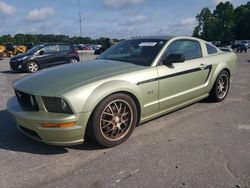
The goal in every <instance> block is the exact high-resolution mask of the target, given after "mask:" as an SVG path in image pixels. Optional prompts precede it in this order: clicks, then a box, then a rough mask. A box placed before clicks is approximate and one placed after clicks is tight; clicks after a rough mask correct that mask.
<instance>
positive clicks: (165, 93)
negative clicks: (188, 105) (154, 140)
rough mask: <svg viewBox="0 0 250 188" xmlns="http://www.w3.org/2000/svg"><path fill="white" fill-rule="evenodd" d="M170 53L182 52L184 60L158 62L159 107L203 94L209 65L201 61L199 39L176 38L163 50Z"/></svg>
mask: <svg viewBox="0 0 250 188" xmlns="http://www.w3.org/2000/svg"><path fill="white" fill-rule="evenodd" d="M170 54H183V55H184V56H185V61H184V62H178V63H171V64H169V65H163V64H159V65H158V66H157V70H158V76H159V104H160V108H161V109H162V108H170V107H172V106H175V105H177V104H181V103H184V102H185V101H188V100H191V99H194V98H196V97H199V96H201V95H202V94H203V92H204V88H205V87H206V80H207V78H208V75H209V73H210V66H208V65H206V64H205V63H203V61H202V50H201V46H200V43H199V41H196V40H184V39H182V40H176V41H173V42H172V43H171V44H170V45H169V46H168V47H167V50H166V51H165V54H164V57H167V56H169V55H170Z"/></svg>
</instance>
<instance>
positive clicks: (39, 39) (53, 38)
mask: <svg viewBox="0 0 250 188" xmlns="http://www.w3.org/2000/svg"><path fill="white" fill-rule="evenodd" d="M109 41H110V39H109V38H105V37H101V38H99V39H91V38H90V37H69V36H67V35H54V34H46V35H43V34H39V35H32V34H20V33H18V34H16V35H14V36H13V37H12V36H11V35H3V36H0V44H6V43H12V44H15V45H25V44H29V43H32V44H34V45H36V44H40V43H51V42H63V43H73V44H101V45H102V46H106V45H107V43H109ZM115 41H116V40H115Z"/></svg>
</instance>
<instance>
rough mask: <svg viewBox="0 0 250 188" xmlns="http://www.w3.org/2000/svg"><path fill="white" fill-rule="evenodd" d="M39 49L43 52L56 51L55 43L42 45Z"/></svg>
mask: <svg viewBox="0 0 250 188" xmlns="http://www.w3.org/2000/svg"><path fill="white" fill-rule="evenodd" d="M41 51H44V53H53V52H57V51H58V50H57V45H47V46H44V47H43V48H42V49H41Z"/></svg>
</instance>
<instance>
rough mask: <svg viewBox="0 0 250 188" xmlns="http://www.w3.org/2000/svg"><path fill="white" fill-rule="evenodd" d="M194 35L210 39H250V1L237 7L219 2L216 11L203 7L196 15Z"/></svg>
mask: <svg viewBox="0 0 250 188" xmlns="http://www.w3.org/2000/svg"><path fill="white" fill-rule="evenodd" d="M196 19H197V22H198V25H197V26H196V27H195V28H194V31H193V36H194V37H199V38H202V39H205V40H208V41H218V40H220V41H221V40H250V2H248V3H247V4H244V5H240V6H238V7H236V8H234V7H233V5H232V3H230V2H225V3H222V2H221V3H219V4H218V5H217V6H216V8H215V10H214V11H211V10H210V9H209V8H203V9H202V10H201V12H200V13H199V14H197V16H196Z"/></svg>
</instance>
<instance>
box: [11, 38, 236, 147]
mask: <svg viewBox="0 0 250 188" xmlns="http://www.w3.org/2000/svg"><path fill="white" fill-rule="evenodd" d="M236 69H237V58H236V55H235V54H234V53H233V52H222V51H221V50H219V49H218V48H216V47H215V46H213V45H212V44H210V43H208V42H206V41H203V40H200V39H197V38H192V37H145V38H138V39H131V40H125V41H122V42H120V43H118V44H117V45H114V46H112V47H111V48H109V49H108V50H106V51H105V52H103V53H102V54H101V55H100V56H99V57H98V58H96V59H95V60H92V61H90V62H86V63H76V64H70V65H64V66H61V67H55V68H51V69H47V70H42V71H39V72H38V73H35V74H32V75H29V76H26V77H24V78H22V79H20V80H18V81H16V82H14V83H13V87H14V89H15V93H16V96H15V97H13V98H11V99H10V100H9V101H8V104H7V108H8V111H9V112H10V114H11V115H12V116H13V118H14V119H15V120H16V122H17V127H18V129H19V130H20V131H21V132H22V133H24V134H25V135H27V136H30V137H31V138H34V139H36V140H40V141H42V142H45V143H48V144H54V145H74V144H80V143H82V142H83V141H84V138H85V136H88V137H89V138H90V139H92V140H94V141H95V142H97V143H98V144H101V145H103V146H106V147H113V146H116V145H118V144H120V143H122V142H124V141H125V140H126V139H127V138H128V137H129V136H130V135H131V133H132V132H133V130H134V128H135V126H136V125H138V124H140V123H142V122H145V121H148V120H151V119H153V118H156V117H158V116H161V115H163V114H166V113H169V112H171V111H174V110H176V109H179V108H182V107H184V106H187V105H189V104H191V103H194V102H197V101H199V100H202V99H204V98H207V97H209V98H210V99H212V100H213V101H217V102H220V101H222V100H224V99H225V97H226V96H227V93H228V90H229V85H230V81H231V80H232V78H233V77H234V75H235V73H236Z"/></svg>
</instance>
